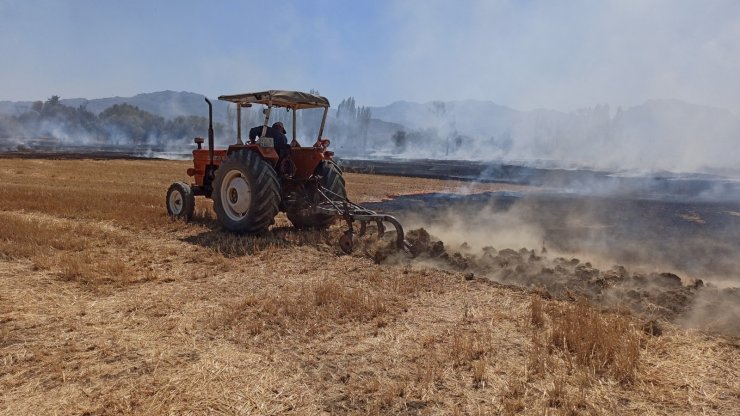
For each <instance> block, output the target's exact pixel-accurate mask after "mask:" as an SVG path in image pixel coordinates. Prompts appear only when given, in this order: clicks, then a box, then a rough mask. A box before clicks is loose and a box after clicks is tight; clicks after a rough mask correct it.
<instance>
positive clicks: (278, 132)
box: [249, 121, 290, 159]
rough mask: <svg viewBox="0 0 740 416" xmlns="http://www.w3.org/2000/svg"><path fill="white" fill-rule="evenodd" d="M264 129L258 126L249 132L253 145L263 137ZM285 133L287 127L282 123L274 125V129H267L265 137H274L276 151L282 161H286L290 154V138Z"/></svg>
mask: <svg viewBox="0 0 740 416" xmlns="http://www.w3.org/2000/svg"><path fill="white" fill-rule="evenodd" d="M262 128H263V126H256V127H252V128H251V129H250V130H249V141H250V142H251V143H254V140H255V139H256V138H257V137H260V136H261V135H262ZM285 133H286V131H285V127H284V126H283V123H282V122H280V121H278V122H277V123H274V124H273V125H272V127H267V131H266V132H265V137H272V139H273V140H274V145H275V151H276V152H277V153H278V155H279V156H280V159H284V158H285V157H286V156H288V155H289V154H290V146H289V145H288V138H287V137H286V136H285Z"/></svg>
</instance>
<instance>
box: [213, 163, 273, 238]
mask: <svg viewBox="0 0 740 416" xmlns="http://www.w3.org/2000/svg"><path fill="white" fill-rule="evenodd" d="M212 198H213V209H214V211H216V217H217V218H218V221H219V222H220V223H221V225H223V227H224V228H226V229H227V230H229V231H235V232H244V233H259V232H262V231H265V230H266V229H267V227H269V226H270V225H271V224H272V223H273V222H274V218H275V215H277V213H278V204H279V203H280V184H279V182H278V177H277V174H276V173H275V169H273V168H272V166H270V164H269V163H267V161H265V160H264V159H262V158H261V157H260V156H259V155H258V154H257V153H255V152H252V151H249V150H244V151H239V152H235V153H232V154H231V155H229V158H228V159H227V160H226V161H225V162H223V163H222V164H221V166H219V167H218V169H216V177H215V178H214V180H213V194H212Z"/></svg>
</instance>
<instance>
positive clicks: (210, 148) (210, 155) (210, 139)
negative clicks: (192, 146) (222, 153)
mask: <svg viewBox="0 0 740 416" xmlns="http://www.w3.org/2000/svg"><path fill="white" fill-rule="evenodd" d="M204 98H205V100H206V102H207V103H208V159H209V160H210V161H211V162H210V164H211V165H213V104H211V100H209V99H208V97H204Z"/></svg>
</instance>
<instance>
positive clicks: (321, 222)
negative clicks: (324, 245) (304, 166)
mask: <svg viewBox="0 0 740 416" xmlns="http://www.w3.org/2000/svg"><path fill="white" fill-rule="evenodd" d="M315 174H316V175H317V176H318V177H319V178H320V179H319V184H320V185H321V186H322V187H323V188H325V189H327V190H328V191H329V192H326V191H325V193H326V196H328V197H329V199H331V200H333V201H344V200H346V199H347V191H346V189H345V183H344V177H342V171H341V170H340V169H339V166H337V164H336V163H334V162H333V161H331V160H325V161H323V162H321V164H320V165H319V166H318V167H317V168H316V172H315ZM306 198H307V199H309V200H313V202H315V203H316V202H321V197H320V195H318V194H317V193H315V191H314V194H313V195H307V196H306ZM286 214H287V215H288V219H289V220H290V222H292V223H293V226H295V227H296V228H326V227H328V226H329V225H331V223H332V222H333V221H334V219H335V218H336V217H335V216H334V215H328V214H322V213H315V212H314V211H313V210H312V209H311V208H310V207H308V208H307V209H296V208H293V209H291V208H288V209H287V210H286Z"/></svg>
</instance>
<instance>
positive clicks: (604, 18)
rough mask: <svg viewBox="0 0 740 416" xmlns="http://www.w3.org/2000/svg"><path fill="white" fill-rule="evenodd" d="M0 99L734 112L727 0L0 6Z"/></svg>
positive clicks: (733, 48)
mask: <svg viewBox="0 0 740 416" xmlns="http://www.w3.org/2000/svg"><path fill="white" fill-rule="evenodd" d="M0 57H2V59H0V100H35V99H44V98H47V97H49V96H50V95H52V94H58V95H60V96H62V98H74V97H86V98H97V97H106V96H113V95H119V96H130V95H134V94H137V93H140V92H153V91H160V90H165V89H170V90H176V91H193V92H199V93H204V94H208V95H210V96H216V95H219V94H224V93H238V92H246V91H251V90H260V89H301V90H308V89H311V88H315V89H318V90H320V91H321V93H322V94H324V95H326V96H328V97H329V98H330V99H332V100H333V101H338V100H339V99H341V98H345V97H347V96H350V95H353V96H355V97H356V99H357V101H358V103H360V104H364V105H383V104H388V103H390V102H392V101H396V100H402V99H405V100H411V101H421V102H424V101H430V100H455V99H465V98H475V99H483V100H492V101H495V102H497V103H499V104H504V105H509V106H512V107H514V108H517V109H523V110H526V109H532V108H538V107H547V108H554V109H561V110H573V109H576V108H579V107H585V106H593V105H595V104H602V103H608V104H611V105H613V106H616V105H633V104H639V103H641V102H643V101H644V100H646V99H650V98H678V99H682V100H685V101H689V102H694V103H698V104H710V105H715V106H719V107H725V108H729V109H731V110H733V111H734V112H735V113H736V114H740V1H737V0H726V1H725V0H717V1H712V0H704V1H700V0H696V1H681V0H655V1H651V0H634V1H631V0H621V1H613V2H612V1H595V0H591V1H527V0H520V1H513V0H512V1H495V0H489V1H432V0H419V1H413V0H403V1H401V0H399V1H378V0H373V1H359V0H355V1H351V0H348V1H328V0H327V1H291V0H280V1H265V0H260V1H210V2H206V1H183V0H177V1H175V0H172V1H154V0H148V1H132V0H128V1H120V0H117V1H106V0H95V1H83V0H73V1H62V0H53V1H33V0H17V1H16V0H0Z"/></svg>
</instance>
